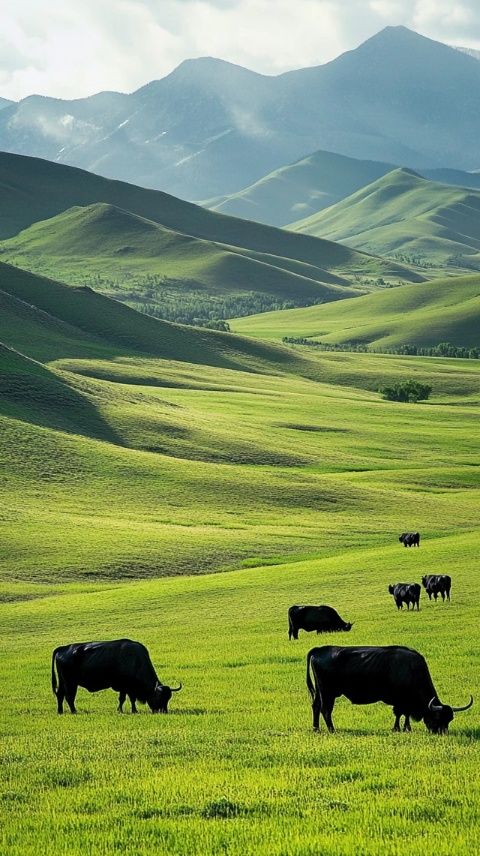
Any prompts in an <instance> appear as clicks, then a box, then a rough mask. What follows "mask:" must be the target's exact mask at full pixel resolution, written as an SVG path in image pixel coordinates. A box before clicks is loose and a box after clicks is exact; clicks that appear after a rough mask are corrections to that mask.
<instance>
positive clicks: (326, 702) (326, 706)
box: [322, 696, 335, 734]
mask: <svg viewBox="0 0 480 856" xmlns="http://www.w3.org/2000/svg"><path fill="white" fill-rule="evenodd" d="M334 704H335V699H333V698H332V699H331V698H325V696H324V697H323V704H322V716H323V718H324V720H325V725H326V726H327V728H328V730H329V732H330V734H334V732H335V728H334V725H333V722H332V711H333V705H334Z"/></svg>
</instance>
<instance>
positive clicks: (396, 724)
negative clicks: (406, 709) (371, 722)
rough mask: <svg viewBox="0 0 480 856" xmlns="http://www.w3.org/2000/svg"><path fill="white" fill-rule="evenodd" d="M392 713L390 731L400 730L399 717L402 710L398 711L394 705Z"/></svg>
mask: <svg viewBox="0 0 480 856" xmlns="http://www.w3.org/2000/svg"><path fill="white" fill-rule="evenodd" d="M393 713H394V715H395V722H394V723H393V728H392V731H400V717H401V715H402V711H400V710H399V709H398V707H394V708H393Z"/></svg>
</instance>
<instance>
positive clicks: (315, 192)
mask: <svg viewBox="0 0 480 856" xmlns="http://www.w3.org/2000/svg"><path fill="white" fill-rule="evenodd" d="M397 168H398V167H396V166H395V165H394V164H388V163H382V162H381V161H373V160H358V159H357V158H349V157H346V156H345V155H339V154H335V153H334V152H325V151H319V152H314V153H313V154H311V155H309V156H308V157H306V158H302V159H301V160H299V161H296V162H295V163H292V164H287V165H286V166H282V167H281V168H280V169H277V170H274V172H271V173H269V174H268V175H265V176H263V177H262V178H261V179H259V180H258V181H256V182H255V183H254V184H251V185H250V186H249V187H246V188H244V189H243V190H240V191H238V192H237V193H233V194H231V195H230V196H224V197H220V198H218V199H209V200H207V201H206V202H205V203H204V204H205V205H206V206H207V207H208V208H211V209H212V210H213V211H218V212H219V213H221V214H230V215H231V216H234V217H244V218H246V219H248V220H257V221H258V222H260V223H269V224H270V225H272V226H287V225H288V224H289V223H292V222H294V221H297V220H299V219H300V218H301V219H302V220H304V219H306V218H310V217H312V216H313V215H315V214H317V213H318V212H319V211H322V210H323V209H325V208H329V207H330V206H331V205H335V203H337V202H340V201H341V200H342V199H345V198H346V197H347V196H351V195H352V194H353V193H356V191H357V190H360V189H361V188H362V187H365V186H366V185H367V184H371V182H373V181H376V180H377V179H378V178H381V176H383V175H386V174H387V173H389V172H392V170H394V169H397ZM420 174H421V175H422V177H423V178H427V179H430V180H431V181H435V182H439V183H442V184H450V185H454V186H456V187H463V188H467V187H470V188H474V189H477V190H478V189H479V188H480V176H479V175H478V174H477V173H469V172H464V171H462V170H453V169H422V170H421V171H420Z"/></svg>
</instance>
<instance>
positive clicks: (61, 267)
mask: <svg viewBox="0 0 480 856" xmlns="http://www.w3.org/2000/svg"><path fill="white" fill-rule="evenodd" d="M3 251H4V258H13V259H15V261H16V262H20V264H21V266H22V267H23V266H24V267H28V268H31V269H35V270H36V271H39V272H42V273H46V274H48V275H53V276H56V277H58V278H60V279H62V280H66V281H70V282H76V281H77V282H84V281H85V279H87V281H88V282H89V283H90V284H92V285H94V286H95V287H96V288H99V289H101V290H103V291H107V292H108V291H110V292H113V293H115V295H116V296H117V297H118V298H122V297H125V296H126V299H127V300H129V301H130V302H131V303H132V305H135V304H136V303H142V302H143V303H145V302H149V303H151V304H152V305H154V306H155V305H156V304H157V303H158V304H159V305H160V306H161V304H162V299H163V297H164V292H165V291H166V292H167V293H168V294H174V293H178V295H179V299H180V298H181V295H182V294H183V293H184V292H185V291H186V292H191V291H196V292H198V294H200V295H203V297H204V298H205V299H208V298H209V297H216V298H217V299H218V298H219V297H220V296H222V295H223V296H225V295H226V296H230V297H232V296H235V295H241V294H242V293H243V294H247V293H249V292H252V291H254V292H257V293H262V294H264V295H268V296H269V298H270V300H271V301H275V300H277V301H283V300H287V301H288V300H293V302H294V303H302V304H304V303H313V302H315V301H321V300H326V301H328V300H336V299H341V298H343V297H350V296H354V295H355V294H357V293H358V290H355V289H354V288H351V287H349V285H348V281H347V280H346V279H345V278H343V277H340V276H336V275H335V274H333V273H330V272H329V271H327V270H324V269H321V268H319V267H318V266H315V265H311V264H306V263H304V262H299V261H296V260H293V259H290V258H280V257H279V256H272V255H268V254H262V253H257V252H254V251H250V252H249V251H247V250H241V249H239V248H236V247H227V246H224V245H221V244H217V243H213V242H210V241H204V240H202V239H198V238H193V237H192V236H190V235H185V234H182V233H180V232H175V231H173V230H170V229H166V228H165V227H164V226H161V225H160V224H158V223H155V222H153V221H152V220H147V219H145V218H143V217H139V216H137V215H135V214H131V213H130V212H127V211H123V210H121V209H119V208H116V207H115V206H113V205H109V204H107V203H96V204H94V205H90V206H86V207H84V208H82V207H76V208H72V209H70V210H68V211H66V212H64V213H63V214H59V215H57V216H56V217H53V218H51V219H50V220H46V221H41V222H39V223H36V224H34V225H33V226H31V227H30V228H29V229H27V230H25V231H24V232H21V233H20V235H18V236H17V237H15V238H11V239H10V240H9V241H6V242H4V244H3ZM353 259H354V256H352V260H353Z"/></svg>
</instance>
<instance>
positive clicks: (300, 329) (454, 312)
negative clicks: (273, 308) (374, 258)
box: [231, 274, 480, 370]
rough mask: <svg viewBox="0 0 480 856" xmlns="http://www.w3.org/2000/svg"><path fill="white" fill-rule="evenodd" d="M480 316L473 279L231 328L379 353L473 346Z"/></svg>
mask: <svg viewBox="0 0 480 856" xmlns="http://www.w3.org/2000/svg"><path fill="white" fill-rule="evenodd" d="M479 317H480V276H479V275H478V274H474V275H470V276H461V277H443V278H442V279H435V280H433V281H432V282H423V283H418V284H416V285H405V286H403V287H402V288H388V289H384V290H382V291H377V292H376V293H374V294H367V295H363V296H360V297H357V298H355V299H353V300H345V301H342V305H341V306H340V307H337V306H335V305H331V306H325V305H320V306H307V307H304V308H300V309H290V310H285V311H277V312H264V313H262V314H259V315H250V316H248V317H246V318H236V319H234V320H233V321H232V322H231V328H232V330H234V331H235V332H236V333H241V334H242V335H246V336H255V337H259V338H261V339H282V338H283V337H284V336H289V337H292V338H304V337H306V338H309V339H313V340H316V341H319V342H325V343H327V344H328V343H334V344H352V345H355V344H362V345H370V346H371V347H372V349H373V350H374V349H378V350H380V351H381V350H382V349H385V348H386V349H388V348H391V347H398V346H399V345H402V344H414V345H420V346H435V345H438V344H439V342H451V343H452V344H455V345H457V346H459V347H476V346H477V345H478V343H479ZM432 365H433V364H432ZM433 370H435V369H433Z"/></svg>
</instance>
